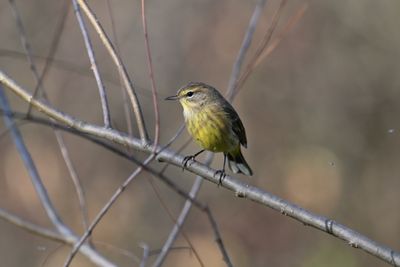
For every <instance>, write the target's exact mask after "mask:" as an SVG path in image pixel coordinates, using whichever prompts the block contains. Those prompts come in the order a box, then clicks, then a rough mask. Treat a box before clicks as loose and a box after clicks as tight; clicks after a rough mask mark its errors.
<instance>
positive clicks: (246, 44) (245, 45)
mask: <svg viewBox="0 0 400 267" xmlns="http://www.w3.org/2000/svg"><path fill="white" fill-rule="evenodd" d="M265 3H266V0H259V1H258V2H257V4H256V6H255V8H254V11H253V15H252V16H251V19H250V22H249V26H248V28H247V30H246V34H245V37H244V39H243V42H242V46H241V48H240V50H239V53H238V55H237V57H236V60H235V63H234V65H233V68H232V73H231V76H230V79H229V85H228V89H227V91H226V98H227V99H228V100H229V101H232V100H233V97H234V90H235V88H236V82H237V80H238V77H239V74H240V70H241V66H242V64H243V61H244V58H245V56H246V54H247V52H248V49H249V48H250V45H251V41H252V40H253V36H254V32H255V29H256V26H257V22H258V20H259V18H260V16H261V13H262V10H263V8H264V5H265ZM211 161H212V153H210V154H208V155H207V159H206V163H205V165H209V164H210V163H211ZM167 166H168V165H166V166H165V167H164V169H165V168H166V167H167ZM164 169H163V171H164ZM202 181H203V178H202V177H200V176H197V177H196V179H195V182H194V183H193V186H192V188H191V191H190V195H191V196H192V197H193V198H195V197H196V195H197V193H198V192H199V189H200V187H201V183H202ZM191 206H192V203H191V202H190V201H188V200H187V201H186V202H185V204H184V206H183V208H182V211H181V213H180V215H179V217H178V221H177V223H176V224H175V226H174V228H173V229H172V231H171V233H170V235H169V236H168V239H167V240H166V242H165V244H164V246H163V248H162V250H161V253H160V255H159V256H158V257H157V259H156V261H155V262H154V264H153V267H158V266H161V265H162V263H163V262H164V259H165V258H166V256H167V254H168V251H169V249H170V248H171V247H172V245H173V242H174V241H175V240H176V238H177V236H178V234H179V230H180V228H181V227H182V225H183V224H184V222H185V220H186V218H187V215H188V214H189V211H190V209H191ZM207 214H208V215H210V214H209V213H207ZM210 222H211V225H212V226H214V225H216V224H215V221H211V220H210ZM213 222H214V223H213ZM213 229H214V228H213ZM215 232H218V230H217V229H216V228H215V229H214V233H215ZM218 236H220V235H219V233H218ZM216 239H217V240H218V238H216ZM220 244H221V245H222V246H219V247H220V248H221V247H222V248H221V252H222V254H223V256H224V259H225V256H226V257H227V253H226V250H225V248H224V247H223V243H222V241H221V243H220ZM220 244H219V245H220ZM226 262H227V264H228V265H229V264H231V262H230V260H229V258H228V259H227V260H226Z"/></svg>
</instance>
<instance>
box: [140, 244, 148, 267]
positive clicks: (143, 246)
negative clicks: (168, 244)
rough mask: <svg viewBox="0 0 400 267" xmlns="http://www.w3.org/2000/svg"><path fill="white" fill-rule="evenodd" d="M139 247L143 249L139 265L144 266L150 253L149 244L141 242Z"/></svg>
mask: <svg viewBox="0 0 400 267" xmlns="http://www.w3.org/2000/svg"><path fill="white" fill-rule="evenodd" d="M140 247H141V248H142V249H143V256H142V260H141V261H140V265H139V267H146V263H147V260H148V259H149V255H150V248H149V245H147V244H145V243H142V244H140Z"/></svg>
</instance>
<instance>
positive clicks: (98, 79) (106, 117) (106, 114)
mask: <svg viewBox="0 0 400 267" xmlns="http://www.w3.org/2000/svg"><path fill="white" fill-rule="evenodd" d="M72 4H73V6H74V11H75V15H76V19H77V20H78V24H79V28H80V29H81V32H82V36H83V40H84V42H85V47H86V51H87V53H88V56H89V60H90V68H91V69H92V71H93V75H94V77H95V79H96V82H97V88H98V89H99V95H100V101H101V108H102V110H103V121H104V127H106V128H111V117H110V108H109V107H108V99H107V94H106V89H105V87H104V84H103V80H102V78H101V75H100V73H99V69H98V67H97V63H96V57H95V55H94V51H93V47H92V42H91V41H90V36H89V33H88V32H87V29H86V25H85V21H84V20H83V18H82V14H81V11H80V8H79V5H78V3H77V1H76V0H72Z"/></svg>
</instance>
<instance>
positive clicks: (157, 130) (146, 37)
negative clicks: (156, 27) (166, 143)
mask: <svg viewBox="0 0 400 267" xmlns="http://www.w3.org/2000/svg"><path fill="white" fill-rule="evenodd" d="M141 3H142V25H143V33H144V40H145V44H146V55H147V62H148V64H147V65H148V68H149V70H148V71H149V76H150V81H151V92H152V95H153V107H154V116H155V126H154V128H155V130H154V132H155V133H154V148H156V147H157V145H158V140H159V138H160V112H159V109H158V102H157V87H156V81H155V79H154V70H153V61H152V59H151V50H150V42H149V34H148V32H147V22H146V12H145V6H144V0H142V2H141ZM154 152H155V151H154Z"/></svg>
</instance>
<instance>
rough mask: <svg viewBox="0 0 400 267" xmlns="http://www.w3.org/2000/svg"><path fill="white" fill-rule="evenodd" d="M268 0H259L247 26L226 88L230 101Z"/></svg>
mask: <svg viewBox="0 0 400 267" xmlns="http://www.w3.org/2000/svg"><path fill="white" fill-rule="evenodd" d="M265 3H266V0H259V1H258V2H257V4H256V7H255V8H254V11H253V15H252V16H251V19H250V22H249V26H248V27H247V30H246V34H245V36H244V38H243V42H242V46H241V47H240V50H239V53H238V55H237V57H236V60H235V63H234V64H233V68H232V73H231V77H230V78H229V84H228V89H227V90H226V94H225V95H226V98H227V99H228V100H229V101H232V99H233V96H234V94H235V90H236V83H237V81H238V79H239V74H240V70H241V68H242V64H243V61H244V58H245V56H246V54H247V51H248V49H249V48H250V45H251V41H252V40H253V35H254V32H255V30H256V26H257V22H258V19H259V18H260V16H261V12H262V10H263V8H264V5H265Z"/></svg>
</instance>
